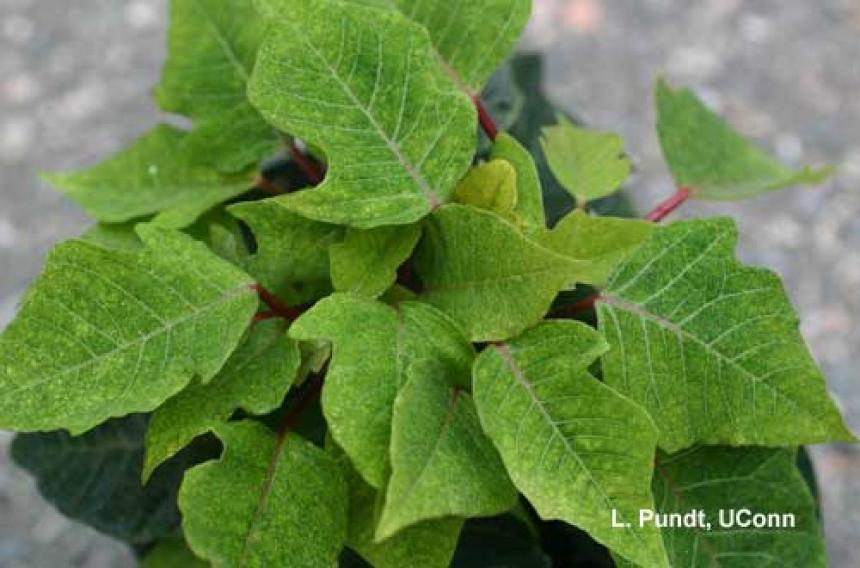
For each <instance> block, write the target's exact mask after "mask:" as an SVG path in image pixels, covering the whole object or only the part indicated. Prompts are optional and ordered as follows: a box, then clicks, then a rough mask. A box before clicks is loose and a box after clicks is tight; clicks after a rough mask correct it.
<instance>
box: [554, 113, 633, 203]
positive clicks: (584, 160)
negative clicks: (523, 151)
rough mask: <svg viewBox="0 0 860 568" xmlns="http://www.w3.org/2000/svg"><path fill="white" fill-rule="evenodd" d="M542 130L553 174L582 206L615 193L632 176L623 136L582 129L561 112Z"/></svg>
mask: <svg viewBox="0 0 860 568" xmlns="http://www.w3.org/2000/svg"><path fill="white" fill-rule="evenodd" d="M556 122H557V124H555V125H554V126H548V127H545V128H544V129H543V136H542V137H541V147H542V148H543V153H544V155H545V156H546V159H547V163H548V164H549V167H550V169H551V170H552V173H553V174H554V175H555V177H556V178H557V179H558V181H559V182H561V185H562V186H563V187H564V188H565V189H566V190H567V191H568V192H569V193H570V194H571V195H572V196H573V197H574V198H575V199H576V201H577V203H578V204H580V205H582V204H584V203H587V202H588V201H592V200H594V199H599V198H601V197H606V196H607V195H610V194H611V193H614V192H615V191H616V190H617V189H618V187H619V186H620V185H621V184H622V183H624V180H626V179H627V176H629V175H630V167H631V164H630V160H629V159H627V156H625V155H624V139H622V138H621V137H620V136H618V135H617V134H612V133H609V132H596V131H594V130H588V129H586V128H579V127H577V126H575V125H574V124H573V123H572V122H571V121H569V120H568V119H567V118H565V117H564V115H562V114H559V115H558V117H557V118H556Z"/></svg>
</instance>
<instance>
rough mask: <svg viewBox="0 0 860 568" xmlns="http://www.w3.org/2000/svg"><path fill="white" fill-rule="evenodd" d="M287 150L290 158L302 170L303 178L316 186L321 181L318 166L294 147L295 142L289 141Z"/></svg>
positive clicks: (321, 177)
mask: <svg viewBox="0 0 860 568" xmlns="http://www.w3.org/2000/svg"><path fill="white" fill-rule="evenodd" d="M288 150H289V152H290V157H291V158H292V159H293V161H294V162H295V163H296V165H297V166H298V167H299V169H301V170H302V173H304V174H305V177H307V178H308V181H310V182H311V183H312V184H314V185H317V184H318V183H320V182H321V181H322V180H323V177H324V175H323V172H322V169H321V168H320V166H319V164H317V163H316V161H315V160H313V159H312V158H309V157H308V156H307V155H306V154H305V153H304V152H302V151H301V150H300V149H299V147H298V146H296V142H295V141H294V140H291V141H290V143H289V144H288Z"/></svg>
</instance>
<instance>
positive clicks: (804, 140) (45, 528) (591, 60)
mask: <svg viewBox="0 0 860 568" xmlns="http://www.w3.org/2000/svg"><path fill="white" fill-rule="evenodd" d="M440 1H441V0H440ZM166 16H167V2H166V0H54V1H47V0H0V327H2V325H4V324H5V323H6V322H7V321H8V320H9V319H10V318H11V317H12V315H13V314H14V309H15V305H16V302H17V300H18V298H19V297H20V294H21V293H22V292H23V290H24V288H25V287H26V285H27V284H28V283H29V282H30V281H31V280H32V279H33V277H34V276H35V275H36V274H37V273H38V271H39V269H40V267H41V265H42V263H43V260H44V255H45V253H46V251H47V250H48V249H49V248H50V246H51V245H52V244H53V243H55V242H56V241H58V240H60V239H63V238H67V237H70V236H73V235H75V234H77V233H79V232H80V231H81V230H82V229H83V228H84V227H86V225H87V221H86V219H85V217H84V216H83V215H82V214H81V213H80V212H79V211H78V210H77V209H76V208H75V207H74V206H73V205H72V204H71V203H69V202H68V201H67V200H65V199H64V198H63V197H62V196H60V195H59V194H58V193H56V192H54V191H52V190H51V189H50V188H48V187H46V186H45V185H44V184H43V183H41V182H40V181H39V180H38V178H37V176H36V174H37V172H39V171H42V170H57V169H60V170H62V169H67V168H74V167H80V166H83V165H88V164H91V163H94V162H95V161H97V160H98V159H99V158H100V157H103V156H105V155H108V154H110V153H111V152H113V151H115V150H117V149H119V148H120V147H122V146H123V145H124V144H126V143H128V142H129V141H131V140H132V139H133V138H135V137H136V136H137V135H139V134H141V133H142V132H144V131H145V130H146V129H148V128H149V127H150V126H151V125H152V124H153V123H154V122H155V121H156V120H157V117H158V113H157V112H156V111H155V109H154V107H153V104H152V102H151V99H150V96H149V93H150V89H151V87H152V85H154V84H155V82H156V80H157V77H158V73H159V68H160V65H161V61H162V59H163V56H164V44H165V37H164V35H165V26H166V19H167V17H166ZM524 45H525V47H527V48H529V49H541V50H544V51H546V52H547V54H548V71H549V77H548V82H549V85H548V86H549V90H550V93H551V94H552V96H553V98H554V100H556V101H557V102H558V103H559V104H561V105H562V106H564V107H565V108H568V109H569V110H571V111H573V112H575V113H576V114H578V115H579V116H581V117H582V118H584V119H585V120H586V121H587V122H588V123H589V124H590V125H592V126H594V127H596V128H601V129H607V130H613V131H617V132H620V133H622V134H623V135H624V136H625V137H626V139H627V144H628V150H629V151H630V153H631V154H632V155H633V156H634V157H635V160H636V174H635V177H634V179H633V187H634V194H635V198H636V200H637V201H638V202H639V203H640V204H641V206H642V207H643V209H644V208H647V207H648V206H650V205H651V204H654V203H655V202H657V201H659V200H660V199H661V198H662V197H665V196H666V195H668V194H669V193H670V192H671V191H672V187H671V182H670V178H669V176H668V174H667V172H666V169H665V167H664V165H663V163H662V160H661V158H660V154H659V146H658V144H657V139H656V136H655V134H654V128H653V120H654V116H653V115H654V113H653V109H652V107H653V99H652V94H651V91H652V85H653V81H654V78H655V77H656V76H657V75H658V74H661V73H662V74H665V75H666V76H667V77H668V78H669V79H670V81H672V82H673V83H676V84H685V85H689V86H692V87H694V88H696V89H697V90H698V92H699V93H700V94H701V95H702V96H703V97H704V98H705V99H706V100H707V102H708V103H709V104H710V105H712V106H713V107H715V108H716V109H718V110H719V111H720V112H721V113H723V115H724V116H726V117H728V118H729V119H730V120H731V121H732V122H733V123H734V124H736V125H737V126H738V127H739V128H741V129H742V130H743V131H744V132H745V133H746V134H748V135H749V136H752V137H753V138H755V139H756V140H758V141H760V142H761V143H762V144H763V145H764V146H765V147H767V148H769V149H771V150H772V151H773V152H775V153H776V154H777V155H779V156H780V157H781V158H782V159H783V160H784V161H785V162H787V163H789V164H793V165H799V164H805V163H813V164H823V163H829V164H835V165H837V166H838V167H839V173H838V175H837V176H836V177H835V178H834V179H833V180H832V181H830V182H828V183H827V184H826V185H825V186H824V187H823V188H820V189H816V190H808V189H807V190H793V191H789V192H783V193H779V194H774V195H770V196H767V197H764V198H760V199H757V200H754V201H748V202H741V203H723V204H708V205H704V204H692V205H689V206H686V207H685V208H684V210H683V213H682V214H681V216H694V215H696V216H699V215H719V214H728V215H731V216H734V217H735V218H736V219H738V222H739V224H740V227H741V232H742V238H741V256H742V258H743V259H744V260H745V261H747V262H750V263H754V264H759V265H763V266H768V267H770V268H773V269H775V270H777V271H778V272H780V273H781V274H782V275H783V277H784V278H785V280H786V284H787V287H788V290H789V293H790V295H791V297H792V299H793V301H794V303H795V305H796V306H797V308H798V309H799V311H800V313H801V315H802V317H803V324H802V331H803V333H804V335H805V336H806V338H807V339H808V341H809V342H810V344H811V346H812V351H813V353H814V355H815V357H816V358H817V359H818V361H819V362H820V363H821V365H822V367H823V368H824V371H825V373H826V375H827V377H828V381H829V385H830V388H831V390H832V391H833V393H834V394H835V396H836V397H837V399H838V400H839V402H840V404H841V405H842V407H843V408H844V410H845V412H846V413H847V415H848V420H849V422H850V424H851V425H852V427H853V428H854V430H855V431H858V432H860V382H858V380H857V378H858V372H857V363H858V361H860V324H858V322H860V292H858V290H860V187H858V186H860V0H817V1H815V2H810V1H808V0H746V1H743V0H697V1H692V0H535V9H534V14H533V21H532V24H531V27H530V30H529V33H528V37H527V39H526V40H525V42H524ZM10 439H11V436H10V435H8V434H4V433H0V568H56V567H60V566H62V567H66V566H70V567H88V568H102V567H124V566H132V565H133V559H132V558H131V556H130V555H129V554H128V553H127V552H126V551H125V550H124V548H123V547H122V546H121V545H118V544H116V543H114V542H112V541H110V540H109V539H106V538H103V537H100V536H99V535H97V534H95V533H94V532H93V531H91V530H89V529H87V528H86V527H82V526H80V525H77V524H75V523H72V522H69V521H67V520H65V519H64V518H63V517H62V516H60V515H59V514H57V513H56V512H54V511H53V510H52V509H51V508H50V507H49V506H47V505H46V504H45V503H44V502H43V501H42V500H41V498H40V497H39V495H38V492H37V491H36V489H35V488H34V486H33V483H32V481H31V480H30V479H29V478H28V477H27V476H26V475H25V474H24V473H23V472H21V471H20V470H18V469H16V468H15V467H14V466H12V465H11V463H10V462H9V458H8V454H7V447H8V441H9V440H10ZM813 454H814V459H815V465H816V468H817V471H818V474H819V478H820V483H821V488H822V499H823V510H824V517H825V526H826V531H827V539H828V548H829V551H830V560H831V565H832V566H836V567H845V568H849V567H854V566H860V542H858V539H857V537H858V536H860V449H858V448H857V447H849V446H822V447H817V448H815V449H814V450H813Z"/></svg>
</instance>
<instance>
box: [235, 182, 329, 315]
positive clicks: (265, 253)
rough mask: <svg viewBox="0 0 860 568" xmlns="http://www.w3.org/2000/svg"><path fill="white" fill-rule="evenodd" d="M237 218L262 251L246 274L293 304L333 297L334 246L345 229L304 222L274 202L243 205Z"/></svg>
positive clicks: (256, 253)
mask: <svg viewBox="0 0 860 568" xmlns="http://www.w3.org/2000/svg"><path fill="white" fill-rule="evenodd" d="M229 211H230V213H231V214H232V215H234V216H236V217H237V218H239V219H241V220H242V221H244V222H245V223H247V224H248V226H249V227H250V228H251V232H252V233H253V234H254V237H255V239H256V240H257V250H256V252H255V253H254V254H253V255H252V256H251V257H250V258H249V259H248V262H247V265H246V266H245V269H246V270H247V271H248V273H249V274H251V275H252V276H253V277H254V278H256V279H257V281H258V282H259V283H260V284H262V285H263V286H265V287H266V288H267V289H268V290H270V291H271V292H272V293H274V294H275V295H277V296H278V297H280V298H282V299H283V300H284V301H286V302H287V303H288V304H290V305H298V304H304V303H307V302H310V301H313V300H316V299H318V298H321V297H322V296H325V295H326V294H328V293H329V292H330V291H331V289H332V287H331V280H330V277H329V247H330V246H331V245H332V243H336V242H338V241H339V240H340V239H341V238H343V231H344V230H343V228H342V227H338V226H335V225H328V224H325V223H318V222H316V221H311V220H310V219H305V218H304V217H300V216H299V215H296V214H295V213H291V212H290V211H287V210H286V209H284V208H283V207H280V206H279V205H277V204H276V203H275V202H274V200H272V199H266V200H264V201H253V202H247V203H239V204H237V205H232V206H230V208H229Z"/></svg>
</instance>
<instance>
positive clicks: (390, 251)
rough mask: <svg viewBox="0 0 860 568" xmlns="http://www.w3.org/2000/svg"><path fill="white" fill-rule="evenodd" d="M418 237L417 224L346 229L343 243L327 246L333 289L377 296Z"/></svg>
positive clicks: (371, 296)
mask: <svg viewBox="0 0 860 568" xmlns="http://www.w3.org/2000/svg"><path fill="white" fill-rule="evenodd" d="M419 237H421V225H418V224H413V225H395V226H391V227H378V228H376V229H354V228H350V229H347V231H346V237H345V238H344V240H343V242H342V243H337V244H334V245H332V246H331V248H330V249H329V255H330V256H331V281H332V283H333V284H334V289H335V290H337V291H338V292H352V293H354V294H358V295H360V296H367V297H369V298H375V297H377V296H379V295H380V294H382V293H383V292H385V291H386V290H388V289H389V288H391V286H392V285H393V284H394V282H395V281H396V280H397V268H398V267H399V266H400V265H401V264H403V263H404V262H406V260H407V259H408V258H409V256H410V255H411V254H412V251H413V250H414V249H415V245H416V244H417V243H418V239H419Z"/></svg>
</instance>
